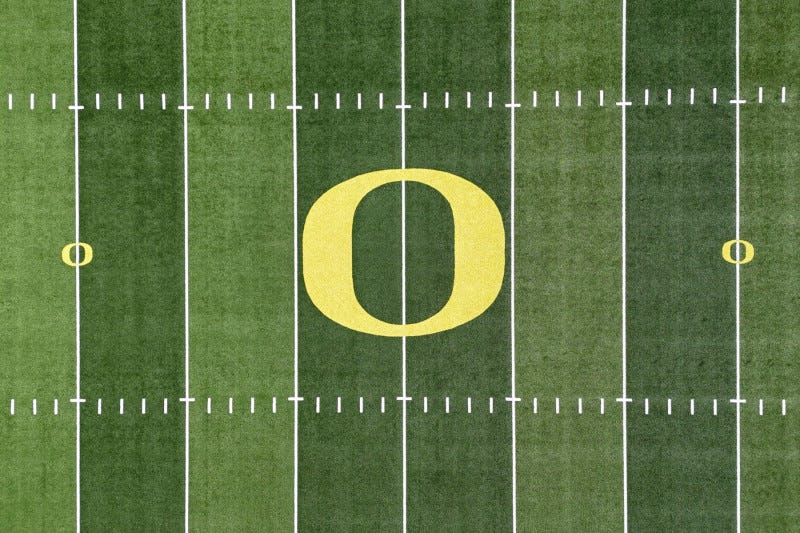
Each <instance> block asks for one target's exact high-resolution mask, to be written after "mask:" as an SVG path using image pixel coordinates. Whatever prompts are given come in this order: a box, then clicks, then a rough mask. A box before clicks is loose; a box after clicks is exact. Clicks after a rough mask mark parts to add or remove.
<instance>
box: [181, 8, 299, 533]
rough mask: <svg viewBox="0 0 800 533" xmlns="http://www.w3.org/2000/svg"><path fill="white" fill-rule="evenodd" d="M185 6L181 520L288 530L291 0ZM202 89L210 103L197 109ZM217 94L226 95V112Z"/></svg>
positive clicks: (207, 526)
mask: <svg viewBox="0 0 800 533" xmlns="http://www.w3.org/2000/svg"><path fill="white" fill-rule="evenodd" d="M188 7H189V9H188V35H189V46H188V49H189V85H190V93H191V96H190V98H191V101H192V104H193V105H194V106H195V111H193V112H192V114H191V115H190V117H189V150H190V151H189V173H190V175H189V182H190V194H189V199H190V208H189V212H190V228H189V234H190V237H189V238H190V271H191V278H190V287H191V293H190V317H191V355H190V359H191V390H192V395H193V396H195V397H196V398H197V403H196V404H195V406H194V408H193V415H192V419H191V424H190V428H191V464H190V475H191V477H190V487H191V500H190V506H189V509H190V524H191V527H192V529H193V530H196V531H237V532H239V531H290V530H291V528H292V506H293V501H292V479H293V469H292V465H293V459H292V458H293V453H292V425H293V418H292V411H291V409H290V406H289V405H288V404H287V402H286V398H287V397H289V396H291V395H292V375H293V355H292V354H293V341H292V331H293V320H292V313H293V311H292V302H293V298H292V287H293V275H292V261H293V259H292V256H293V246H292V166H291V163H292V152H291V146H292V145H291V142H292V138H291V134H292V127H291V114H290V113H289V112H288V111H286V109H285V106H286V105H287V104H288V103H289V102H288V100H287V98H288V97H289V95H290V94H291V50H290V45H291V41H290V39H291V26H290V23H291V21H290V4H289V3H288V2H277V1H273V2H266V3H265V2H258V1H248V2H234V1H224V2H217V1H215V2H211V1H201V2H190V3H189V6H188ZM270 92H275V93H277V94H276V101H277V102H279V104H280V108H279V110H276V111H270V110H269V109H268V108H269V93H270ZM205 93H209V94H210V101H211V105H212V106H213V107H212V110H211V111H205V110H204V109H203V107H204V105H205V102H204V99H205V97H204V95H205ZM226 93H232V94H233V96H232V101H231V106H232V110H230V111H228V110H226V109H225V107H226V96H225V95H226ZM248 93H253V108H254V110H252V111H250V110H248V109H247V107H248V98H247V94H248ZM273 396H275V397H277V398H278V402H279V404H278V405H279V410H278V413H277V414H272V405H271V404H272V397H273ZM208 397H211V398H212V402H213V403H212V414H211V415H208V414H206V412H205V409H206V399H207V398H208ZM229 397H233V399H234V414H233V415H229V414H228V405H227V404H228V398H229ZM251 397H254V398H255V414H252V415H251V414H250V398H251Z"/></svg>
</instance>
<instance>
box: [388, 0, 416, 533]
mask: <svg viewBox="0 0 800 533" xmlns="http://www.w3.org/2000/svg"><path fill="white" fill-rule="evenodd" d="M382 96H383V95H381V97H382ZM425 97H426V100H427V93H425ZM382 104H383V99H382V98H381V105H382ZM400 104H401V105H402V106H403V107H402V108H401V109H400V168H403V169H404V168H406V108H405V106H406V104H407V102H406V1H405V0H400ZM406 214H407V213H406V182H405V180H403V181H401V182H400V265H401V266H400V300H401V301H400V319H401V323H402V324H405V323H406V321H407V318H408V315H407V305H408V298H407V294H406V293H407V286H406V282H407V278H406V274H407V268H406V254H407V246H406ZM400 365H401V369H400V371H401V380H402V381H401V384H400V391H401V394H402V397H403V402H402V413H401V417H402V425H403V427H402V435H401V439H402V443H401V446H402V476H403V479H402V496H401V497H402V503H401V507H402V513H403V519H402V532H403V533H406V532H407V531H408V400H410V398H408V372H407V370H408V341H407V339H406V337H405V336H403V337H402V339H401V361H400ZM426 401H427V398H426ZM425 408H426V412H427V403H426V404H425Z"/></svg>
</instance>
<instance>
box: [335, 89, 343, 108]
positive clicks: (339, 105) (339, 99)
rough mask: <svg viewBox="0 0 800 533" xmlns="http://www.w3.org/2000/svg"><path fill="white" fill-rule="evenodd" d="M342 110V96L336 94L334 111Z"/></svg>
mask: <svg viewBox="0 0 800 533" xmlns="http://www.w3.org/2000/svg"><path fill="white" fill-rule="evenodd" d="M341 108H342V94H341V93H336V109H341Z"/></svg>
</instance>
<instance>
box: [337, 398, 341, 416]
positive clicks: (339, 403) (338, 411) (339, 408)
mask: <svg viewBox="0 0 800 533" xmlns="http://www.w3.org/2000/svg"><path fill="white" fill-rule="evenodd" d="M336 412H337V413H339V414H341V412H342V397H341V396H338V397H337V398H336Z"/></svg>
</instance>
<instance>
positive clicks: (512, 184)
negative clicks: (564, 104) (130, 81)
mask: <svg viewBox="0 0 800 533" xmlns="http://www.w3.org/2000/svg"><path fill="white" fill-rule="evenodd" d="M510 10H511V28H510V34H511V35H510V46H509V56H510V57H509V62H510V72H509V77H510V79H509V84H510V86H511V87H510V97H511V107H510V110H511V117H510V129H511V131H510V139H509V160H510V161H509V171H510V175H509V189H511V190H510V193H511V194H510V200H509V211H510V213H509V230H508V231H509V234H510V235H509V244H510V251H509V259H510V265H509V276H510V279H509V287H510V295H509V300H510V305H511V307H510V309H509V314H510V332H509V333H510V344H511V353H510V354H509V355H510V357H511V398H512V399H513V400H512V401H511V402H510V403H511V530H512V532H513V533H516V532H517V401H516V400H517V334H516V314H517V312H516V287H515V285H516V248H515V243H516V239H515V233H516V219H515V215H514V214H515V211H516V199H515V193H516V188H517V184H516V166H515V160H516V146H515V145H516V132H515V130H516V114H517V107H519V105H518V104H517V94H516V79H517V72H516V55H517V54H516V43H517V41H516V35H515V34H516V28H517V26H516V24H517V22H516V11H517V6H516V3H515V0H511V6H510ZM556 95H558V93H557V92H556ZM556 98H558V96H556ZM556 105H558V104H556ZM490 409H491V408H490Z"/></svg>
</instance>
